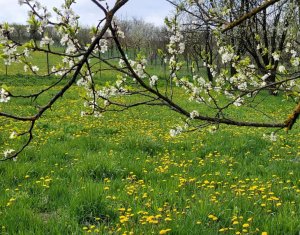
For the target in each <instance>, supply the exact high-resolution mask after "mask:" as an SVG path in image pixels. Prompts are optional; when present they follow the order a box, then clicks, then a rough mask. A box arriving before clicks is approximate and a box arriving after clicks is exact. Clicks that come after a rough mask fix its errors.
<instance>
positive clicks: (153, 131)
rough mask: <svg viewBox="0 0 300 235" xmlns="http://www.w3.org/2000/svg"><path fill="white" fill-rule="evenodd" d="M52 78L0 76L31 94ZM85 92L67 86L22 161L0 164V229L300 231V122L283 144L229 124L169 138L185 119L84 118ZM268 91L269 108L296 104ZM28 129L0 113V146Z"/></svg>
mask: <svg viewBox="0 0 300 235" xmlns="http://www.w3.org/2000/svg"><path fill="white" fill-rule="evenodd" d="M17 66H19V65H17ZM10 69H12V68H10ZM15 69H17V67H16V68H15ZM3 71H4V70H3V69H2V70H1V72H2V73H3ZM11 71H14V70H11ZM107 76H108V75H107ZM51 79H54V78H43V79H42V78H35V77H30V76H16V75H11V76H8V77H6V76H0V84H2V83H3V84H5V85H6V86H8V87H10V88H13V89H14V90H16V91H17V92H20V91H23V92H27V93H29V92H31V91H32V90H34V89H37V90H38V89H41V88H42V87H44V86H46V85H47V84H49V82H51ZM106 79H109V77H107V78H106ZM79 92H80V91H79V88H77V87H74V88H72V89H71V90H70V91H69V92H68V93H67V94H66V95H65V96H64V97H63V98H62V99H61V100H59V102H58V103H57V104H56V105H55V106H54V107H53V108H52V110H51V111H49V112H47V114H46V115H45V116H44V117H43V118H42V119H41V120H40V121H39V122H38V124H37V129H35V132H34V134H35V138H34V142H33V143H32V144H31V145H30V147H29V148H27V149H26V150H25V151H24V152H23V153H22V154H21V155H20V156H19V158H18V160H17V161H16V162H3V163H0V234H24V235H27V234H85V233H91V234H189V235H190V234H197V235H198V234H204V235H206V234H208V235H209V234H264V235H266V234H268V235H273V234H274V235H276V234H278V235H281V234H287V235H296V234H298V232H299V231H300V222H299V221H300V171H299V169H300V168H299V167H300V166H299V164H300V147H299V146H300V132H299V130H300V128H299V124H296V126H295V128H294V129H293V130H292V131H291V132H289V133H288V134H287V133H285V132H284V131H282V132H280V133H279V138H278V141H276V142H270V141H268V140H266V139H264V138H263V134H264V133H266V132H270V130H264V129H250V128H233V127H228V126H221V129H220V130H219V131H217V132H216V133H208V132H201V131H198V132H192V133H187V134H182V135H180V136H178V137H175V138H171V137H170V135H169V130H170V129H171V128H172V127H174V125H177V124H178V123H180V120H181V119H180V116H178V115H177V114H175V113H174V112H172V111H170V110H168V109H165V108H157V107H156V108H153V107H139V108H135V109H131V110H129V111H126V112H122V113H110V114H106V115H105V116H104V117H102V118H94V117H80V111H81V110H82V109H83V101H82V100H80V99H78V93H79ZM46 98H47V97H42V99H41V100H39V101H38V102H40V103H41V104H42V103H43V102H44V101H45V99H46ZM268 99H269V100H268V102H266V103H267V104H268V106H267V108H268V109H271V110H273V111H274V112H273V115H274V116H279V115H280V114H282V113H284V112H285V111H286V110H287V109H290V108H291V107H292V105H288V106H287V105H286V104H285V103H284V102H282V98H281V97H280V96H277V97H269V98H268ZM29 105H30V101H24V100H17V101H14V102H12V103H11V104H10V103H8V104H1V105H0V110H1V111H3V110H8V111H11V112H13V111H19V112H24V114H25V113H26V112H25V111H23V110H24V108H25V107H27V106H29ZM30 111H33V109H32V110H29V112H30ZM236 115H240V116H242V115H251V113H237V114H236ZM23 125H24V124H23ZM23 125H22V124H20V123H15V122H12V121H8V120H5V119H3V118H0V150H1V151H3V150H4V149H6V148H8V146H10V145H11V144H12V143H13V141H15V140H9V139H8V138H7V137H8V136H9V135H10V133H11V132H12V131H13V130H16V131H18V130H20V129H24V126H23ZM17 142H18V140H17Z"/></svg>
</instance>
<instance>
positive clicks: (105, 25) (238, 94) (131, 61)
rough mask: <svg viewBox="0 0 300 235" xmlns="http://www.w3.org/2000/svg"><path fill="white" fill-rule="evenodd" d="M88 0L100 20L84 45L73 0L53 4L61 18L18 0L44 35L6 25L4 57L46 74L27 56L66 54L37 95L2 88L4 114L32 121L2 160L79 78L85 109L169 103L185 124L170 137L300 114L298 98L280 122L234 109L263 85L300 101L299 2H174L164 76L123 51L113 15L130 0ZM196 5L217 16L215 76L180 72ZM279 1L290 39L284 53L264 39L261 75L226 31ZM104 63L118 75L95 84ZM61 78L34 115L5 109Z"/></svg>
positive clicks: (0, 34) (287, 122)
mask: <svg viewBox="0 0 300 235" xmlns="http://www.w3.org/2000/svg"><path fill="white" fill-rule="evenodd" d="M91 1H92V2H93V3H94V4H95V5H96V6H97V7H98V9H99V15H100V12H102V15H103V19H101V20H100V21H99V22H95V27H93V28H92V32H91V34H92V38H91V42H89V43H88V44H86V45H82V43H80V41H79V38H78V37H79V29H80V28H79V19H80V18H79V16H77V15H76V14H75V12H74V11H73V10H72V6H73V4H75V0H65V2H64V4H63V5H62V6H61V7H60V8H55V9H54V12H55V14H56V17H51V14H50V12H49V11H48V9H47V8H46V7H45V6H42V5H41V4H40V3H39V2H37V1H36V0H20V1H19V2H20V4H21V5H26V6H27V7H28V8H29V20H28V23H29V25H28V31H29V32H31V33H34V34H36V35H39V37H33V38H32V39H31V40H30V41H28V42H26V43H21V42H18V41H16V40H14V39H13V38H12V37H11V35H12V34H13V31H14V29H13V27H11V26H10V25H9V24H7V23H4V24H2V25H1V31H0V43H1V46H2V51H3V52H2V57H3V58H4V62H5V63H6V64H11V63H15V62H18V63H23V64H24V69H25V70H26V71H31V72H32V73H33V74H36V75H42V74H40V72H39V68H38V66H37V65H35V64H32V62H30V61H31V60H30V56H31V55H32V54H33V53H34V52H36V51H38V52H44V53H49V54H53V55H56V56H60V57H61V61H60V62H59V63H58V64H57V65H56V66H54V67H53V68H52V69H51V71H50V72H49V74H46V75H55V76H56V77H57V78H56V79H55V80H53V83H52V84H51V85H49V86H48V87H46V88H44V89H43V90H40V91H39V92H36V93H33V94H17V93H15V92H14V91H13V90H8V89H7V88H6V87H2V88H1V89H0V102H2V103H7V104H5V105H4V104H2V106H1V112H0V116H1V117H2V118H6V119H12V120H15V121H19V122H23V123H24V126H25V125H28V129H27V130H25V131H24V132H20V133H17V132H12V134H11V136H10V137H11V138H15V137H18V138H26V140H24V141H25V142H24V145H22V146H21V147H20V148H19V149H17V150H14V149H7V150H6V151H5V152H4V157H3V160H8V159H16V157H17V156H18V154H20V153H21V152H22V151H23V149H24V148H26V147H27V146H28V145H29V144H30V142H31V141H32V139H33V136H34V128H35V125H36V123H37V122H38V121H39V119H40V118H41V117H42V116H43V115H44V114H45V112H47V111H49V109H51V107H52V106H54V105H55V103H56V102H57V101H58V100H59V98H60V97H62V96H63V95H64V94H65V93H66V92H68V90H69V89H70V87H72V86H74V85H78V86H81V87H82V88H83V89H85V91H86V95H85V97H84V98H83V101H84V102H83V103H84V105H83V111H82V115H83V116H84V115H94V116H96V117H99V116H101V115H103V114H104V113H106V112H108V111H123V110H127V109H129V108H133V107H136V106H141V105H144V106H147V105H149V106H158V105H159V106H166V107H168V108H170V109H171V110H173V111H175V112H177V113H179V114H181V115H182V116H183V117H185V121H184V122H183V123H182V124H180V125H178V126H177V127H175V128H173V129H172V130H170V134H171V136H176V135H178V134H180V133H181V132H184V131H191V130H197V129H200V128H202V129H205V130H208V131H214V130H216V129H217V128H218V127H219V126H220V124H226V125H233V126H249V127H265V128H273V129H272V130H274V129H276V130H277V129H278V130H279V129H282V128H287V129H291V128H292V127H293V125H294V124H295V122H296V120H297V118H298V116H299V113H300V103H299V104H298V105H297V106H296V108H295V110H294V111H292V110H291V111H290V113H289V116H288V118H286V116H287V115H288V113H285V114H282V115H283V116H282V117H281V118H282V120H279V121H277V120H273V119H269V121H264V122H260V121H257V120H264V118H262V117H261V116H262V115H265V116H266V117H268V114H266V113H260V112H257V113H256V114H257V115H256V116H255V117H253V116H250V115H249V117H242V118H238V117H237V116H233V115H232V112H229V111H230V110H232V109H233V110H238V109H241V110H242V109H247V108H249V107H251V105H252V104H253V102H255V101H256V99H259V97H260V96H261V94H262V93H264V90H265V89H268V88H272V89H273V90H275V89H276V90H278V91H280V92H282V93H283V94H292V95H293V97H292V99H293V101H296V102H299V81H298V80H299V77H300V73H299V70H298V65H299V63H300V58H299V44H298V42H299V38H297V36H298V35H297V33H298V30H297V28H295V27H297V25H298V24H296V23H295V22H298V18H297V17H296V16H298V15H296V14H298V13H297V12H296V11H294V9H296V8H297V7H298V1H296V0H282V1H280V0H269V1H264V2H261V4H260V5H257V6H253V7H251V8H249V11H247V12H245V13H243V14H238V15H237V17H235V16H236V15H233V16H232V17H229V18H228V14H229V13H230V12H231V8H230V7H231V5H230V1H210V3H212V4H211V5H207V4H206V1H198V0H197V1H191V0H189V1H185V2H184V4H185V5H184V7H182V6H179V7H177V12H176V14H175V15H174V17H170V18H168V19H166V25H167V28H168V31H169V36H170V38H169V43H168V45H167V53H166V55H164V56H165V60H164V61H165V63H167V66H168V69H169V76H166V77H163V78H161V77H159V76H158V75H157V74H151V73H149V72H148V71H147V63H148V61H147V59H146V57H147V56H146V55H142V54H138V55H137V56H136V57H135V58H130V57H128V55H127V54H126V51H125V50H124V47H123V45H122V40H123V38H124V37H126V35H125V34H124V32H123V31H122V30H121V27H120V26H119V25H118V24H117V21H115V20H114V19H115V18H114V15H115V14H116V12H117V11H118V10H119V9H120V8H122V7H123V6H124V5H125V4H126V2H128V0H117V1H116V2H115V4H114V5H113V6H112V7H111V8H109V7H108V5H106V4H105V1H102V0H91ZM274 4H280V5H274ZM194 5H196V6H197V7H199V6H200V7H203V8H205V9H206V11H205V12H206V13H205V17H207V20H209V21H210V22H214V25H213V27H211V30H212V33H213V35H214V37H215V38H214V40H215V42H216V43H215V46H216V47H217V48H216V49H215V50H217V51H218V53H219V56H220V60H221V62H222V64H221V65H219V66H220V67H219V68H218V66H217V65H216V64H206V66H208V67H209V69H210V72H211V75H212V76H213V79H211V80H212V81H209V80H208V79H205V78H204V77H203V76H202V74H199V73H197V71H196V70H195V69H192V71H191V74H187V75H186V76H180V75H179V72H180V70H181V69H182V67H183V66H184V62H183V61H182V58H183V53H184V52H185V49H186V45H185V39H184V36H183V34H182V31H183V30H184V28H185V27H186V26H185V25H183V24H181V23H182V22H180V17H179V16H180V14H181V13H182V11H185V10H186V9H188V8H190V7H194ZM274 6H280V7H282V8H284V11H285V14H286V16H288V17H289V24H288V25H286V24H285V23H284V22H281V21H280V24H281V25H283V26H284V25H285V26H284V27H287V28H284V30H285V32H286V36H285V37H286V40H285V41H288V42H289V44H285V45H286V46H285V47H284V53H285V55H284V59H283V55H282V54H281V53H282V51H275V52H273V50H272V48H271V47H266V46H265V45H262V48H263V50H264V51H265V53H266V54H268V56H270V55H271V56H272V58H273V59H271V60H270V61H271V62H270V64H269V65H268V66H269V67H268V68H266V71H264V72H263V74H262V72H261V69H260V68H259V67H258V66H257V64H256V63H255V61H253V58H252V57H251V56H250V55H249V54H248V53H245V54H242V53H238V52H237V51H236V49H237V48H236V46H235V44H232V42H231V41H230V40H228V34H229V32H230V34H237V33H238V32H236V31H237V30H238V29H239V27H240V26H241V25H247V28H246V29H244V30H249V31H251V30H254V29H253V27H255V26H254V25H252V24H250V23H249V22H250V21H251V20H253V17H257V20H260V17H259V14H261V12H264V11H267V12H268V11H269V10H268V9H270V8H269V7H274ZM53 19H56V21H54V20H53ZM278 24H279V23H278ZM47 27H55V29H56V31H57V32H58V34H59V37H60V44H61V45H62V46H64V47H65V50H64V51H63V52H62V51H58V50H56V48H55V47H53V42H54V41H53V39H52V38H51V37H50V36H47V35H45V34H44V31H45V29H46V28H47ZM247 32H248V31H247ZM249 35H251V33H249ZM250 39H251V40H252V41H253V42H252V43H254V40H261V38H259V37H256V38H253V39H252V38H250ZM276 40H277V39H276ZM109 42H113V43H114V46H115V48H117V51H118V55H117V56H116V55H113V57H109V55H108V53H106V52H107V50H108V46H109ZM204 43H205V42H204ZM199 53H200V52H199ZM274 53H277V54H274ZM104 55H105V56H104ZM99 62H101V63H102V64H104V65H105V66H106V67H105V68H104V66H103V68H102V69H108V68H109V69H110V70H114V71H115V72H116V75H115V77H112V78H111V79H112V81H111V83H110V84H111V85H104V86H101V84H97V82H96V80H95V74H96V73H97V72H98V71H99V67H98V66H95V65H97V64H98V63H99ZM275 63H276V64H275ZM227 64H230V65H231V66H232V67H233V68H234V69H235V73H234V74H231V73H230V72H229V71H228V68H227V66H225V65H227ZM274 66H276V69H277V70H276V77H275V80H272V81H269V80H268V78H269V77H270V76H272V73H273V72H274V68H275V67H274ZM44 75H45V74H44ZM59 85H61V86H62V88H59V91H58V92H56V93H55V94H54V95H52V97H51V98H50V99H49V100H48V101H47V103H46V104H44V105H43V106H35V105H34V104H33V108H35V113H34V114H33V115H29V116H24V115H21V114H20V113H21V111H20V113H8V112H5V111H3V110H5V107H7V106H8V105H9V104H10V103H11V102H14V100H16V99H33V100H37V99H39V97H40V96H41V95H42V94H45V93H48V94H49V95H51V94H52V92H53V90H55V89H58V86H59ZM179 89H183V90H184V91H185V92H186V97H187V99H188V100H189V101H190V102H191V103H195V104H197V105H198V108H197V109H194V110H191V109H190V105H183V103H182V102H178V100H180V99H182V96H181V97H178V94H179V92H178V90H179ZM132 96H134V97H138V99H134V100H138V101H136V102H133V101H132V99H130V98H129V97H132ZM120 97H123V99H120ZM283 97H284V96H283ZM290 99H291V98H289V96H288V98H287V99H286V100H285V102H290V101H289V100H290ZM263 104H264V103H263V100H262V102H260V106H259V107H256V109H259V108H260V107H263ZM2 107H3V108H2ZM31 110H32V108H31ZM200 110H207V111H205V112H203V111H200ZM258 111H259V110H258ZM270 138H271V140H275V139H276V135H275V133H274V132H272V134H271V136H270Z"/></svg>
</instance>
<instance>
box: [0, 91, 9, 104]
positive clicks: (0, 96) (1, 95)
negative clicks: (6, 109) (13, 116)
mask: <svg viewBox="0 0 300 235" xmlns="http://www.w3.org/2000/svg"><path fill="white" fill-rule="evenodd" d="M9 100H10V97H9V94H8V92H7V91H6V90H4V89H3V88H1V89H0V103H7V102H8V101H9Z"/></svg>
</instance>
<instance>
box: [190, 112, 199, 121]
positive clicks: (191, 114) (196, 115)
mask: <svg viewBox="0 0 300 235" xmlns="http://www.w3.org/2000/svg"><path fill="white" fill-rule="evenodd" d="M195 117H199V113H198V111H196V110H193V111H192V112H191V113H190V118H191V119H194V118H195Z"/></svg>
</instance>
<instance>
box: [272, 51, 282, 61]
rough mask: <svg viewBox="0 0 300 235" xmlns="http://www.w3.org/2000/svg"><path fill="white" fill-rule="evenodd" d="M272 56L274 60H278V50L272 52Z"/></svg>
mask: <svg viewBox="0 0 300 235" xmlns="http://www.w3.org/2000/svg"><path fill="white" fill-rule="evenodd" d="M272 56H273V59H274V60H275V61H278V60H279V59H280V55H279V54H278V52H273V53H272Z"/></svg>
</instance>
